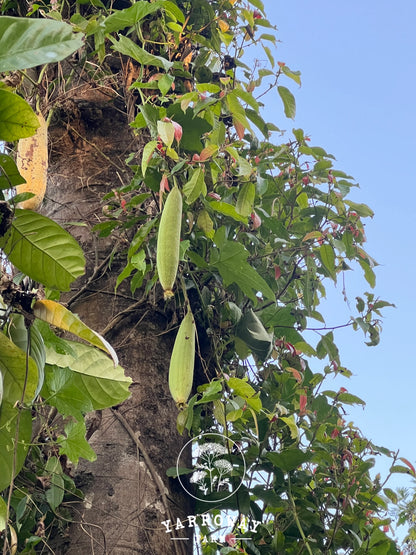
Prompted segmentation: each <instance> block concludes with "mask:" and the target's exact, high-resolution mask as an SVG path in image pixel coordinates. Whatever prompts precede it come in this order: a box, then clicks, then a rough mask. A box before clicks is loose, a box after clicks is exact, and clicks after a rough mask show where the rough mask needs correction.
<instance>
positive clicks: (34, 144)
mask: <svg viewBox="0 0 416 555" xmlns="http://www.w3.org/2000/svg"><path fill="white" fill-rule="evenodd" d="M38 118H39V123H40V126H39V127H38V129H37V130H36V133H35V134H34V135H32V136H31V137H27V138H25V139H20V141H19V144H18V146H17V156H16V165H17V169H18V170H19V172H20V175H21V176H22V177H23V178H24V179H26V183H23V184H22V185H18V186H17V187H16V193H17V194H21V193H33V194H34V195H35V196H34V197H31V198H30V199H27V200H24V201H22V202H20V203H19V208H25V209H27V210H37V209H38V208H39V206H40V205H41V204H42V201H43V198H44V196H45V192H46V180H47V173H48V125H47V123H46V121H45V119H44V117H43V116H42V114H38Z"/></svg>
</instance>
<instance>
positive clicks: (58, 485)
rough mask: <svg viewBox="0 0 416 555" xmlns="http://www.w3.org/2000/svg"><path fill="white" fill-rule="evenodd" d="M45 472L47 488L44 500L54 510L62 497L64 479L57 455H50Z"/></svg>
mask: <svg viewBox="0 0 416 555" xmlns="http://www.w3.org/2000/svg"><path fill="white" fill-rule="evenodd" d="M45 473H46V475H47V476H48V477H49V488H48V489H47V490H46V500H47V502H48V503H49V506H50V507H51V509H52V510H53V511H55V510H56V509H57V508H58V507H59V505H60V504H61V503H62V501H63V499H64V493H65V488H64V480H63V478H62V465H61V463H60V462H59V459H58V458H57V457H51V458H50V459H48V462H47V463H46V466H45Z"/></svg>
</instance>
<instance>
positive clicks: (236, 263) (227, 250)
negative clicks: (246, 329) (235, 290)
mask: <svg viewBox="0 0 416 555" xmlns="http://www.w3.org/2000/svg"><path fill="white" fill-rule="evenodd" d="M248 255H249V253H248V251H247V250H246V249H245V248H244V246H243V245H242V244H241V243H237V242H234V241H226V243H225V245H223V247H222V248H221V250H220V255H219V260H218V261H217V262H216V263H215V264H214V266H215V267H216V268H217V269H218V271H219V272H220V274H221V277H222V279H223V280H224V285H225V286H226V287H228V286H229V285H231V283H236V284H237V285H238V287H239V288H240V289H241V290H242V291H243V293H245V294H246V295H247V297H249V298H250V299H251V300H252V301H254V302H255V301H256V293H257V292H259V291H260V292H261V293H263V294H264V296H265V297H266V298H267V299H273V300H274V298H275V297H274V293H273V291H272V290H271V289H270V287H269V285H268V284H267V283H266V282H265V281H264V279H263V278H262V277H261V276H260V275H259V274H258V273H257V271H256V270H255V269H254V268H253V267H252V266H251V265H250V264H249V263H248V262H247V258H248Z"/></svg>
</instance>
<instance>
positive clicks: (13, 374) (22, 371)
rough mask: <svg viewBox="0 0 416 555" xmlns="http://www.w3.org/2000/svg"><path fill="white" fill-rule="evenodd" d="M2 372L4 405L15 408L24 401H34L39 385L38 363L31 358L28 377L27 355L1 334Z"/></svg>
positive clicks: (0, 356) (0, 369)
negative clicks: (7, 404)
mask: <svg viewBox="0 0 416 555" xmlns="http://www.w3.org/2000/svg"><path fill="white" fill-rule="evenodd" d="M0 371H1V373H2V374H3V403H5V402H8V403H10V404H11V405H12V406H13V405H14V404H15V403H16V402H19V401H22V400H23V402H25V403H30V402H31V401H32V400H33V398H34V396H35V391H36V386H37V384H38V370H37V367H36V363H35V361H34V360H33V359H32V358H31V357H29V359H28V375H27V376H26V353H25V352H24V351H22V349H20V348H19V347H18V346H17V345H15V344H14V343H13V342H12V341H10V339H9V338H8V337H6V336H5V335H4V334H3V333H0ZM23 388H24V397H23V399H22V395H23Z"/></svg>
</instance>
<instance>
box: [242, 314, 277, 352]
mask: <svg viewBox="0 0 416 555" xmlns="http://www.w3.org/2000/svg"><path fill="white" fill-rule="evenodd" d="M235 334H236V336H237V337H239V338H240V339H241V340H242V341H244V343H245V344H246V345H247V346H248V347H249V349H250V350H251V352H252V353H253V354H254V355H256V356H257V357H258V358H259V359H260V360H261V361H263V360H266V359H267V358H268V357H269V355H270V353H271V351H272V348H273V334H272V333H268V332H267V331H266V329H265V327H264V326H263V324H262V323H261V321H260V319H259V318H258V316H257V315H256V314H255V313H254V312H253V310H252V309H249V310H248V311H247V312H246V313H245V314H244V316H243V317H242V318H241V319H240V320H239V322H238V325H237V328H236V331H235Z"/></svg>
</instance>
